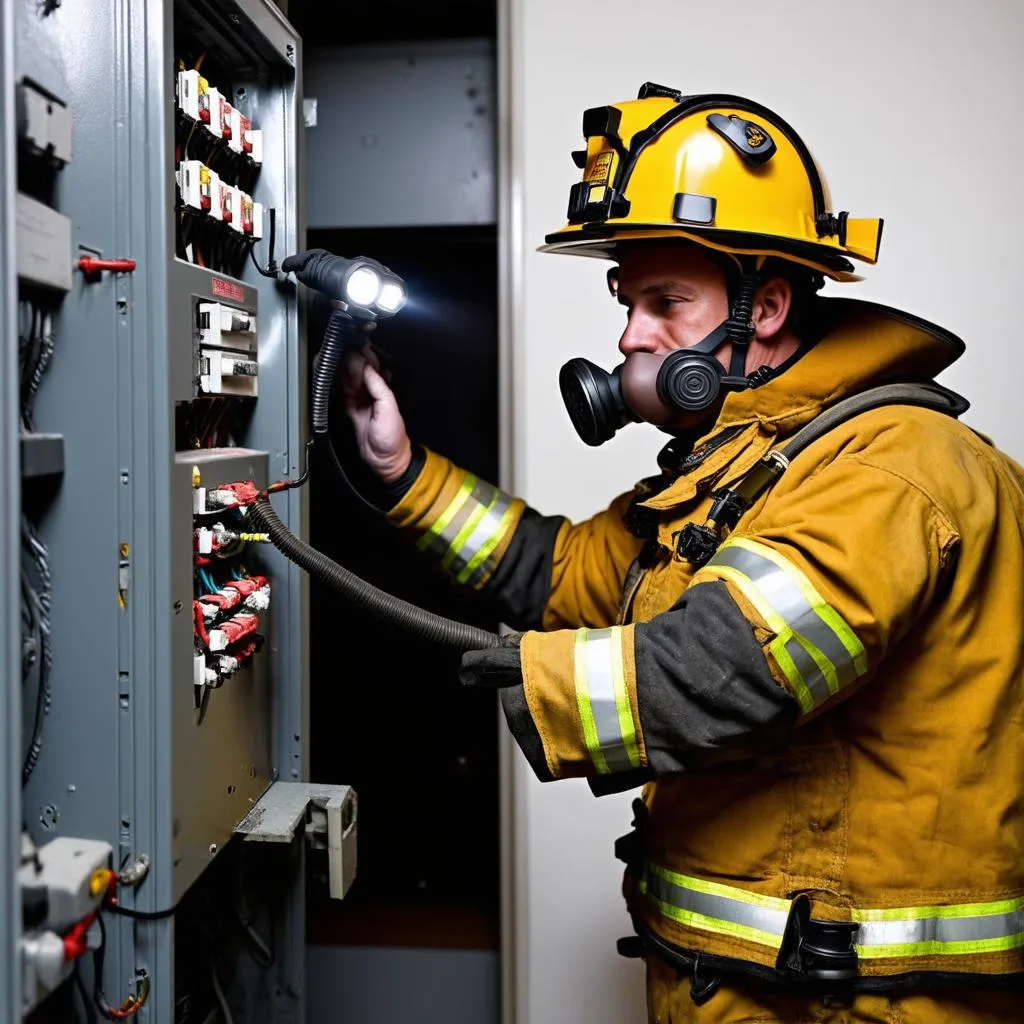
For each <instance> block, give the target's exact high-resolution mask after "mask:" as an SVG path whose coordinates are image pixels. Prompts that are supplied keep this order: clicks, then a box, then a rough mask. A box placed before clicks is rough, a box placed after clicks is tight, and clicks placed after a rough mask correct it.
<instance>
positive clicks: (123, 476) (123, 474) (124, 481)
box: [121, 469, 131, 487]
mask: <svg viewBox="0 0 1024 1024" xmlns="http://www.w3.org/2000/svg"><path fill="white" fill-rule="evenodd" d="M130 479H131V477H130V476H129V473H128V470H127V469H122V470H121V483H122V485H123V486H125V487H127V486H128V481H129V480H130Z"/></svg>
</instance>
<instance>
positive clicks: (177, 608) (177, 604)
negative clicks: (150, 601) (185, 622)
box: [174, 601, 182, 615]
mask: <svg viewBox="0 0 1024 1024" xmlns="http://www.w3.org/2000/svg"><path fill="white" fill-rule="evenodd" d="M181 609H182V604H181V602H180V601H175V602H174V614H175V615H180V614H181Z"/></svg>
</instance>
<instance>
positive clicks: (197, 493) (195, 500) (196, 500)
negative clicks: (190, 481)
mask: <svg viewBox="0 0 1024 1024" xmlns="http://www.w3.org/2000/svg"><path fill="white" fill-rule="evenodd" d="M205 511H206V488H205V487H194V488H193V489H192V512H193V514H194V515H197V516H198V515H202V514H203V513H204V512H205Z"/></svg>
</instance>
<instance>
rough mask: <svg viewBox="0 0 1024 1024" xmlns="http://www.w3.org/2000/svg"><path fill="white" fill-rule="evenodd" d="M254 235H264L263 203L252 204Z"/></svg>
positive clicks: (256, 236) (258, 236)
mask: <svg viewBox="0 0 1024 1024" xmlns="http://www.w3.org/2000/svg"><path fill="white" fill-rule="evenodd" d="M252 237H253V238H257V239H258V238H262V237H263V204H262V203H253V204H252Z"/></svg>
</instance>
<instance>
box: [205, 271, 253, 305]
mask: <svg viewBox="0 0 1024 1024" xmlns="http://www.w3.org/2000/svg"><path fill="white" fill-rule="evenodd" d="M210 291H212V292H213V294H214V295H216V296H217V297H218V298H219V299H231V301H232V302H244V301H245V290H244V289H243V288H242V286H241V285H240V284H235V283H234V282H233V281H225V280H223V279H222V278H219V277H215V278H213V279H212V280H211V282H210Z"/></svg>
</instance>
